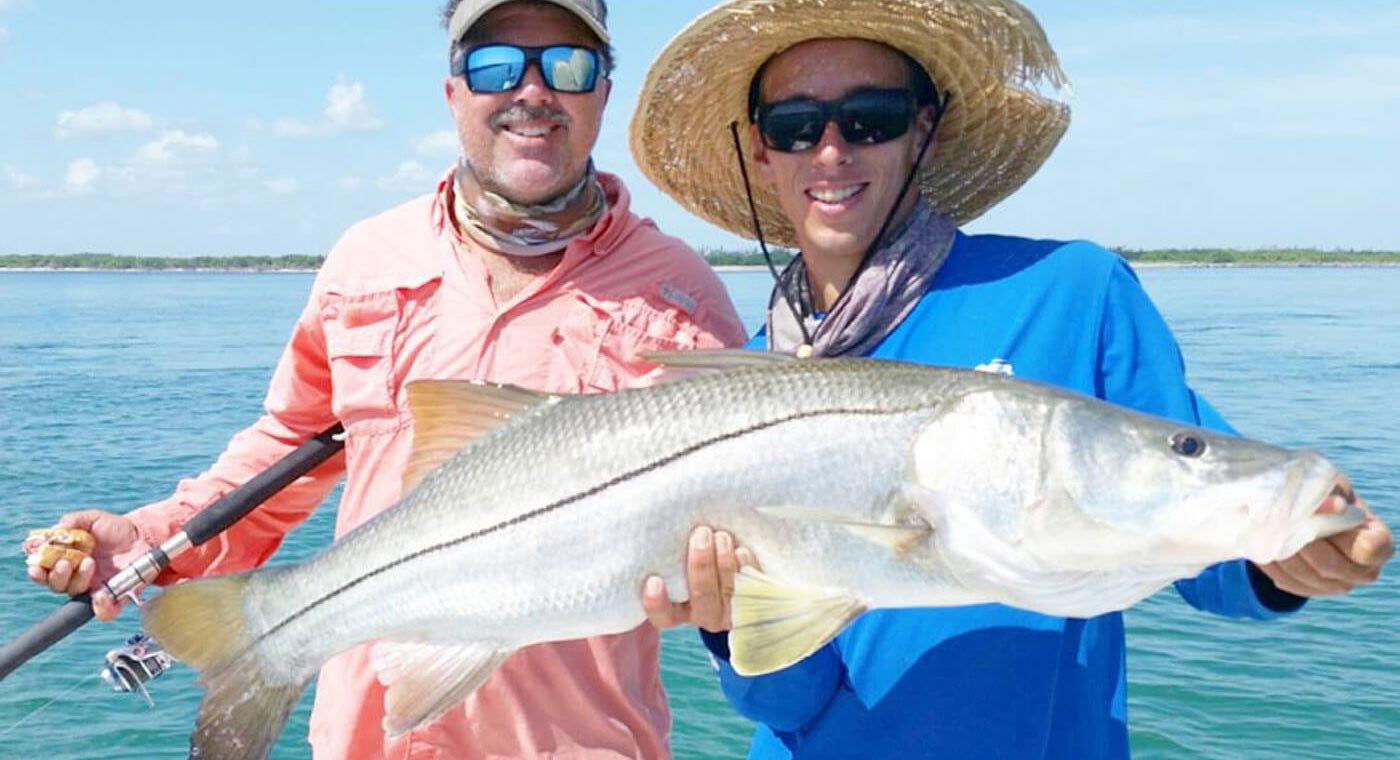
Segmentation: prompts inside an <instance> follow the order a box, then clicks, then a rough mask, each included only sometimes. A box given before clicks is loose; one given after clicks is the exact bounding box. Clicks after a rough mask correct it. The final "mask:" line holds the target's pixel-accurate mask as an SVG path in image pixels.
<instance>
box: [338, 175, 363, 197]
mask: <svg viewBox="0 0 1400 760" xmlns="http://www.w3.org/2000/svg"><path fill="white" fill-rule="evenodd" d="M364 184H365V181H364V180H362V179H360V178H359V177H341V178H340V181H339V182H337V183H336V187H339V188H340V189H341V190H344V191H345V192H347V193H353V192H355V191H356V190H359V189H360V188H361V187H364Z"/></svg>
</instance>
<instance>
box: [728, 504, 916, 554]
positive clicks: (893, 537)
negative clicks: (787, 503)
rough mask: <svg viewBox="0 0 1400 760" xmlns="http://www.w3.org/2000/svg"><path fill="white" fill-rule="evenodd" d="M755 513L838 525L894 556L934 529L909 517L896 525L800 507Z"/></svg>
mask: <svg viewBox="0 0 1400 760" xmlns="http://www.w3.org/2000/svg"><path fill="white" fill-rule="evenodd" d="M755 511H757V512H759V513H761V514H765V515H768V516H769V517H776V518H779V519H783V520H800V521H805V522H820V523H828V524H831V525H839V526H841V527H843V528H845V529H846V530H849V531H850V532H852V533H854V534H856V535H857V536H860V537H861V538H863V539H865V540H867V541H871V542H873V543H877V544H880V545H881V546H884V547H887V548H889V549H890V550H891V551H893V552H895V553H897V554H903V553H904V552H907V551H909V550H910V549H911V548H913V547H914V546H915V545H917V544H918V543H919V542H921V541H923V540H924V539H926V538H928V537H929V536H931V535H933V526H932V525H929V524H928V523H927V522H925V521H924V520H923V519H921V518H919V517H917V516H915V515H913V514H910V515H907V516H906V517H904V518H902V519H900V521H898V522H888V523H885V522H869V521H865V520H857V519H854V518H852V517H851V516H849V515H841V514H836V513H833V512H822V511H820V510H813V509H804V508H801V507H758V508H757V509H756V510H755Z"/></svg>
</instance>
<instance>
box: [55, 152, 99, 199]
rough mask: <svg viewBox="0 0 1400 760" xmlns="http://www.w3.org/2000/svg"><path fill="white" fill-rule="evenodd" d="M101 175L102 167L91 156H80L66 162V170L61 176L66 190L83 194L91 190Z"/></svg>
mask: <svg viewBox="0 0 1400 760" xmlns="http://www.w3.org/2000/svg"><path fill="white" fill-rule="evenodd" d="M101 177H102V167H100V166H98V165H97V162H96V161H94V160H92V159H91V158H80V159H78V160H77V161H74V162H73V163H71V164H68V172H67V173H66V174H65V175H64V177H63V184H64V185H65V186H66V187H67V188H68V191H69V192H71V193H73V194H74V195H85V194H87V193H90V192H92V191H93V189H94V186H95V185H96V184H97V180H98V179H100V178H101Z"/></svg>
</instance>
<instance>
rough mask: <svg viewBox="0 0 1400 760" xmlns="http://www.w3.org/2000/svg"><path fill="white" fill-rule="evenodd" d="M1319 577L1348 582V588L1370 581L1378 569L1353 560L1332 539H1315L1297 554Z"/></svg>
mask: <svg viewBox="0 0 1400 760" xmlns="http://www.w3.org/2000/svg"><path fill="white" fill-rule="evenodd" d="M1297 556H1298V559H1301V560H1302V561H1303V562H1306V563H1307V565H1308V567H1311V568H1312V569H1313V571H1314V572H1316V573H1317V575H1318V577H1320V578H1323V579H1325V580H1328V581H1334V582H1338V583H1344V584H1346V586H1347V588H1348V590H1350V589H1351V588H1355V587H1356V586H1358V585H1360V584H1363V583H1370V582H1371V580H1373V578H1372V576H1373V575H1374V574H1375V573H1376V570H1374V569H1372V568H1369V567H1364V566H1362V565H1358V564H1357V563H1355V562H1352V561H1351V558H1349V557H1347V556H1346V555H1345V554H1343V553H1342V552H1341V551H1339V550H1338V549H1337V547H1336V546H1335V545H1333V544H1332V543H1331V542H1330V541H1325V540H1323V541H1314V542H1312V543H1311V544H1308V545H1307V546H1306V547H1304V548H1303V550H1302V551H1300V552H1298V554H1297Z"/></svg>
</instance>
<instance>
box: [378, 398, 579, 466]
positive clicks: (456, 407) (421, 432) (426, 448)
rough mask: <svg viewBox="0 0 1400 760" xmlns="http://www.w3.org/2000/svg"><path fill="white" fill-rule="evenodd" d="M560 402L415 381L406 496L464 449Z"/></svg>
mask: <svg viewBox="0 0 1400 760" xmlns="http://www.w3.org/2000/svg"><path fill="white" fill-rule="evenodd" d="M558 400H559V397H558V396H551V395H549V394H545V393H536V392H535V391H528V390H525V389H524V388H517V387H515V386H513V385H495V384H491V383H481V382H476V381H474V380H415V381H413V382H411V383H409V384H408V409H409V413H411V414H412V415H413V453H412V454H411V455H410V456H409V459H408V465H407V467H405V468H404V475H403V492H404V493H408V492H409V491H412V490H413V489H414V488H417V487H418V484H419V483H421V482H423V478H425V477H427V475H428V473H430V472H432V471H433V470H435V469H437V468H438V466H439V465H441V464H442V463H443V462H445V461H447V460H448V459H449V458H450V457H451V456H452V455H453V454H456V453H457V452H458V451H461V450H462V447H463V446H466V445H467V444H469V443H471V442H472V441H474V440H476V439H478V438H480V437H482V436H484V435H486V434H487V433H489V432H491V431H492V430H495V429H496V428H498V427H500V426H501V425H503V424H505V423H506V422H508V421H509V420H510V419H511V418H513V417H515V416H517V415H519V414H521V413H523V412H527V411H529V410H531V409H535V408H538V407H540V406H542V405H544V404H549V403H553V402H555V401H558Z"/></svg>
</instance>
